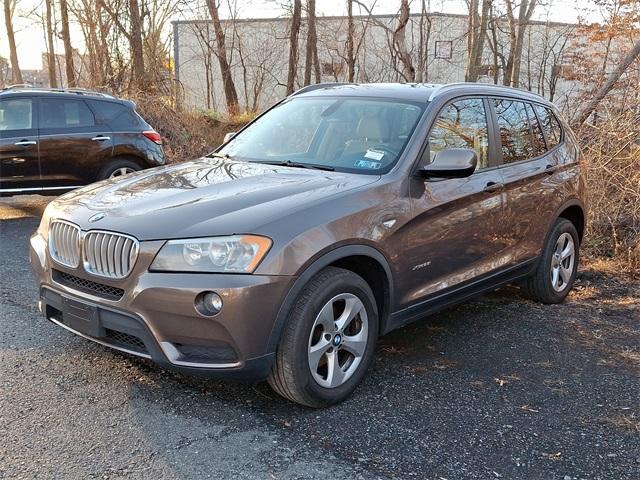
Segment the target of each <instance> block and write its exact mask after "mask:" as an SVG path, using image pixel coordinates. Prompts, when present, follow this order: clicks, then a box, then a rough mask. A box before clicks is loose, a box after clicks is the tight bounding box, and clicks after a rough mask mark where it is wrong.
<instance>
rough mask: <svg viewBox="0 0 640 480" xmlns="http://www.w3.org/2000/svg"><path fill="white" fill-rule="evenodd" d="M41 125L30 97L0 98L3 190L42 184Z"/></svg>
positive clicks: (0, 179) (29, 187)
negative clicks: (39, 135) (39, 134)
mask: <svg viewBox="0 0 640 480" xmlns="http://www.w3.org/2000/svg"><path fill="white" fill-rule="evenodd" d="M40 186H41V185H40V165H39V160H38V125H37V115H36V108H35V102H34V101H33V100H32V99H31V98H29V97H13V96H12V97H11V98H6V99H2V100H0V191H5V192H14V193H17V192H18V191H20V190H26V191H30V190H35V189H39V188H40Z"/></svg>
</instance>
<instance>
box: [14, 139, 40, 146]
mask: <svg viewBox="0 0 640 480" xmlns="http://www.w3.org/2000/svg"><path fill="white" fill-rule="evenodd" d="M37 144H38V142H36V141H35V140H20V141H19V142H16V143H14V145H17V146H19V147H28V146H29V145H37Z"/></svg>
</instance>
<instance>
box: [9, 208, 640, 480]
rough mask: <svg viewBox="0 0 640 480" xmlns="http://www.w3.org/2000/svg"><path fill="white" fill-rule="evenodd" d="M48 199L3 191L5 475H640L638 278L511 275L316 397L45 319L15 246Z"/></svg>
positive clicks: (24, 242) (394, 338) (595, 273)
mask: <svg viewBox="0 0 640 480" xmlns="http://www.w3.org/2000/svg"><path fill="white" fill-rule="evenodd" d="M47 201H48V200H47V198H45V197H39V196H26V197H13V198H2V199H0V285H1V297H0V439H1V440H0V478H7V479H9V478H11V479H13V478H44V479H48V478H60V479H85V478H131V479H139V478H140V479H154V480H156V479H159V478H162V479H172V478H197V479H200V478H216V479H221V478H233V479H254V478H255V479H316V478H317V479H325V478H332V479H352V478H363V479H370V478H371V479H375V478H402V479H404V478H419V479H447V480H454V479H500V478H504V479H561V480H567V479H569V480H575V479H616V480H618V479H619V480H623V479H638V478H640V282H637V281H631V280H624V279H621V278H617V277H616V275H614V274H612V273H611V272H607V271H605V270H606V269H605V270H603V269H600V268H598V266H597V265H598V264H594V265H595V266H594V265H590V266H588V267H587V268H586V269H583V270H582V272H581V273H580V276H579V279H578V283H577V286H576V289H575V291H574V292H573V293H572V294H571V295H570V297H569V298H568V300H567V302H566V303H565V304H563V305H556V306H544V305H539V304H535V303H533V302H530V301H528V300H526V299H524V298H523V297H521V296H520V294H519V292H518V290H517V289H515V288H507V289H503V290H500V291H498V292H496V293H493V294H491V295H488V296H485V297H482V298H479V299H477V300H475V301H472V302H469V303H466V304H464V305H461V306H458V307H456V308H453V309H449V310H447V311H445V312H442V313H441V314H438V315H435V316H432V317H428V318H425V319H424V320H422V321H420V322H417V323H415V324H412V325H410V326H408V327H406V328H403V329H401V330H399V331H396V332H394V333H392V334H390V335H388V336H386V337H383V338H382V339H381V340H380V344H379V348H378V352H377V359H376V362H375V365H374V367H373V369H372V371H371V373H370V375H368V376H367V378H366V380H365V382H364V383H363V384H362V385H361V386H360V388H358V389H357V391H356V392H355V394H354V396H353V397H352V398H351V399H349V400H348V401H346V402H344V403H343V404H341V405H338V406H335V407H333V408H330V409H326V410H311V409H307V408H302V407H299V406H296V405H294V404H291V403H289V402H287V401H286V400H284V399H282V398H280V397H279V396H277V395H276V394H274V393H273V392H272V391H271V390H270V389H269V387H268V386H267V385H266V384H265V383H260V384H257V385H246V384H241V383H225V382H219V381H212V380H205V379H199V378H192V377H188V376H184V375H180V374H176V373H170V372H167V371H164V370H162V369H160V368H158V367H155V366H154V365H152V364H151V363H149V362H147V361H145V360H141V359H137V358H134V357H130V356H127V355H125V354H120V353H117V352H115V351H112V350H110V349H108V348H105V347H102V346H99V345H95V344H93V343H91V342H89V341H87V340H84V339H82V338H78V337H75V336H74V335H72V334H70V333H68V332H66V331H65V330H62V329H60V328H59V327H56V326H55V325H53V324H51V323H49V322H48V321H47V320H45V319H44V318H43V317H42V316H41V315H40V314H39V313H38V311H37V309H36V298H37V288H36V286H35V284H34V281H33V279H32V276H31V272H30V266H29V262H28V257H27V246H28V238H29V235H30V234H31V232H32V231H33V230H35V228H36V226H37V223H38V218H39V216H40V214H41V212H42V209H43V208H44V206H45V205H46V203H47Z"/></svg>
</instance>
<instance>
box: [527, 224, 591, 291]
mask: <svg viewBox="0 0 640 480" xmlns="http://www.w3.org/2000/svg"><path fill="white" fill-rule="evenodd" d="M579 246H580V241H579V238H578V232H577V230H576V227H575V226H574V225H573V223H571V222H570V221H569V220H567V219H565V218H559V219H558V220H556V223H555V224H554V225H553V228H552V229H551V232H550V233H549V236H548V238H547V243H546V245H545V247H544V250H543V252H542V256H541V258H540V261H539V263H538V266H537V267H536V270H535V271H534V272H533V274H532V275H531V276H530V277H529V278H528V279H527V280H526V283H525V289H526V291H527V293H528V295H529V297H531V298H532V299H533V300H537V301H539V302H542V303H561V302H562V301H563V300H564V299H565V297H566V296H567V294H568V293H569V290H571V287H572V286H573V282H574V280H575V278H576V272H577V270H578V258H579V256H578V254H579Z"/></svg>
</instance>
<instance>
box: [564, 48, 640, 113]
mask: <svg viewBox="0 0 640 480" xmlns="http://www.w3.org/2000/svg"><path fill="white" fill-rule="evenodd" d="M638 57H640V40H638V41H636V43H635V45H634V46H633V48H632V49H631V50H629V53H627V55H625V57H624V58H623V59H622V61H621V62H620V63H619V64H618V66H617V67H616V69H615V70H614V71H613V72H611V74H610V75H609V77H608V78H607V81H606V82H604V85H602V87H600V89H599V90H598V91H597V92H596V94H595V95H594V96H593V97H592V98H591V99H590V100H589V101H588V102H587V104H586V105H585V106H584V107H583V108H582V110H580V113H579V114H578V115H577V120H576V122H577V124H578V125H580V124H582V123H584V122H586V121H587V119H588V118H589V115H591V113H593V111H594V110H595V109H596V107H597V106H598V104H599V103H600V102H601V101H602V99H603V98H604V97H605V96H606V95H607V93H609V92H610V91H611V89H612V88H613V86H614V85H615V84H616V82H617V81H618V80H620V77H621V76H622V74H623V73H624V72H625V71H626V70H627V69H628V68H629V66H630V65H631V64H632V63H633V62H634V61H635V59H636V58H638Z"/></svg>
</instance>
